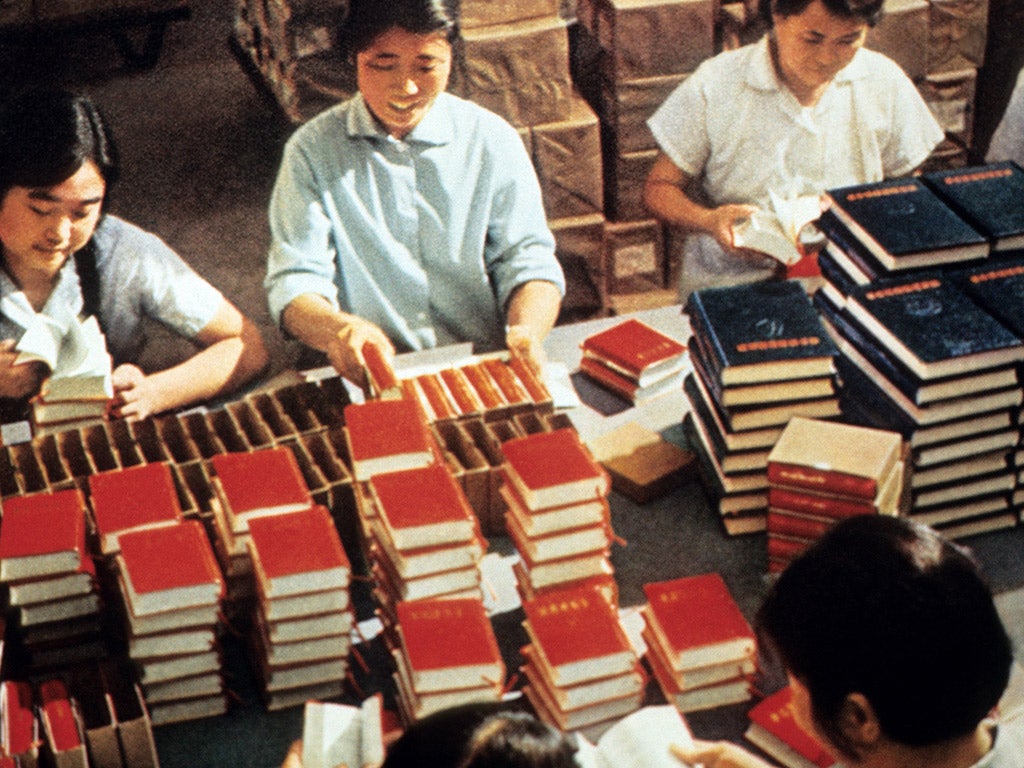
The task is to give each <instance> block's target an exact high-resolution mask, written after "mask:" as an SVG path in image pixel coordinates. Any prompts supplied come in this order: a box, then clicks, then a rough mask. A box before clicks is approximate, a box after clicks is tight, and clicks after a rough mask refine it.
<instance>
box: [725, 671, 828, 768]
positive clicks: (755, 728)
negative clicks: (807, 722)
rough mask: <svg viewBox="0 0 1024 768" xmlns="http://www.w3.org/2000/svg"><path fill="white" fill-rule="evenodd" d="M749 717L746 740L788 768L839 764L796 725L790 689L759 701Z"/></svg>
mask: <svg viewBox="0 0 1024 768" xmlns="http://www.w3.org/2000/svg"><path fill="white" fill-rule="evenodd" d="M747 717H748V718H749V719H750V726H749V727H748V728H747V731H746V733H745V734H744V736H745V737H746V739H747V740H748V741H750V742H751V743H753V744H756V745H757V746H758V747H760V748H761V749H763V750H764V751H765V752H767V753H768V754H769V755H771V756H772V757H774V758H776V759H777V760H778V761H779V762H781V763H782V764H783V765H785V766H787V768H812V767H813V766H817V768H830V767H831V766H833V765H835V764H836V761H835V760H834V759H833V758H832V756H831V755H829V753H828V752H827V751H826V750H825V748H824V747H823V746H822V744H821V742H820V741H818V739H817V738H816V737H815V736H814V735H813V734H811V733H808V732H807V731H805V730H804V729H803V728H802V727H800V725H799V724H798V723H797V722H796V719H795V718H794V716H793V703H792V691H791V690H790V688H789V686H786V687H785V688H782V689H780V690H778V691H776V692H775V693H773V694H771V695H769V696H766V697H765V698H764V699H762V700H761V701H759V702H758V703H757V704H755V705H754V706H753V707H752V708H751V710H750V712H748V713H747Z"/></svg>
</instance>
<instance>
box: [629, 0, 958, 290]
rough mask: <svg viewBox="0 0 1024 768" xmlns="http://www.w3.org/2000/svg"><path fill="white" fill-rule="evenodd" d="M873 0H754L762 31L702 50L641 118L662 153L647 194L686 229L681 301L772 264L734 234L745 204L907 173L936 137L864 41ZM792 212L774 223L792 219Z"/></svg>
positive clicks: (810, 198)
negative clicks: (710, 52) (732, 46)
mask: <svg viewBox="0 0 1024 768" xmlns="http://www.w3.org/2000/svg"><path fill="white" fill-rule="evenodd" d="M881 9H882V0H762V9H761V12H762V16H764V17H765V19H766V21H767V22H768V23H769V24H770V25H771V29H770V31H769V32H768V33H767V34H766V35H765V36H764V37H762V38H761V39H760V40H758V41H757V42H756V43H752V44H750V45H746V46H744V47H742V48H739V49H736V50H731V51H725V52H723V53H721V54H719V55H717V56H715V57H713V58H711V59H708V60H707V61H705V62H703V63H702V64H701V65H700V66H699V67H698V68H697V70H696V71H695V72H694V73H693V74H692V75H690V76H689V77H687V78H686V79H685V80H684V81H683V82H682V83H681V84H680V85H679V86H678V87H677V88H676V89H675V91H673V92H672V93H671V94H670V95H669V97H668V98H667V99H666V100H665V102H664V104H662V106H661V107H659V109H658V110H657V111H656V112H655V114H654V115H653V116H652V117H651V118H650V120H649V121H648V125H649V127H650V128H651V131H652V132H653V134H654V137H655V139H656V140H657V143H658V146H659V148H660V150H661V153H660V154H659V156H658V158H657V159H656V160H655V163H654V166H653V167H652V169H651V171H650V173H649V175H648V177H647V180H646V183H645V185H644V201H645V203H646V205H647V207H648V208H649V209H650V211H651V212H652V213H653V214H654V215H655V216H656V217H657V218H658V219H660V220H662V221H663V222H665V223H666V224H668V225H670V226H672V227H678V228H679V231H680V234H681V235H682V236H684V237H685V240H684V244H683V252H682V256H681V266H682V268H681V270H680V286H679V290H680V298H681V300H682V301H684V302H685V300H686V299H687V298H688V297H689V294H690V293H691V292H692V291H694V290H697V289H699V288H706V287H711V286H716V285H735V284H738V283H749V282H755V281H758V280H765V279H769V278H773V277H777V276H779V275H780V274H782V269H781V264H780V262H779V261H776V260H775V259H773V258H771V257H770V256H767V255H765V254H763V253H760V252H758V251H755V250H752V249H747V248H739V247H736V246H735V240H734V232H735V231H736V228H738V227H741V226H742V225H743V224H745V223H746V222H747V220H748V219H750V218H751V217H752V216H754V215H755V214H757V215H758V216H764V215H765V214H766V213H769V214H772V215H776V214H778V215H779V216H780V217H781V216H782V214H781V213H780V208H781V209H783V210H785V209H787V208H799V209H803V208H805V207H807V205H808V203H809V204H810V207H812V208H816V198H817V196H819V195H820V194H821V193H822V192H824V191H825V190H827V189H831V188H835V187H841V186H846V185H850V184H862V183H867V182H874V181H881V180H882V179H886V178H891V177H896V176H904V175H907V174H909V173H911V172H912V171H914V170H915V169H916V168H918V166H920V165H921V164H922V163H923V162H924V161H925V160H926V159H927V158H928V156H929V154H930V153H931V152H932V150H933V149H934V148H935V146H936V145H937V144H938V143H939V142H940V141H941V140H942V137H943V132H942V129H941V128H940V127H939V125H938V123H936V121H935V118H934V117H933V116H932V114H931V111H930V110H929V109H928V106H927V105H926V104H925V103H924V100H923V99H922V98H921V96H920V94H919V93H918V91H917V89H916V88H915V86H914V84H913V83H912V82H911V80H910V78H908V77H907V76H906V75H905V74H904V73H903V70H901V69H900V67H899V66H898V65H897V64H896V63H895V62H893V61H892V60H890V59H888V58H886V57H885V56H883V55H882V54H880V53H878V52H876V51H871V50H867V49H865V48H864V47H863V46H864V41H865V38H866V36H867V31H868V28H869V27H871V26H873V25H874V23H875V22H876V20H877V19H878V16H879V14H880V13H881ZM792 218H793V219H794V220H793V221H788V222H787V221H783V222H782V223H783V224H784V225H790V224H792V225H794V226H796V225H797V224H799V223H802V222H798V221H796V220H795V219H796V218H797V217H792ZM814 218H817V211H816V210H815V211H813V212H812V215H811V217H810V218H809V219H807V221H809V220H811V219H814ZM784 228H785V227H784Z"/></svg>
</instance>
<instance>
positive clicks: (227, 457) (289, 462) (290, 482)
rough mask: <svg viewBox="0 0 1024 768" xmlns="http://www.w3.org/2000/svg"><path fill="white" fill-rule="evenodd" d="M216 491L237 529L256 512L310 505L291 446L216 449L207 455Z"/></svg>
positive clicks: (241, 528)
mask: <svg viewBox="0 0 1024 768" xmlns="http://www.w3.org/2000/svg"><path fill="white" fill-rule="evenodd" d="M210 464H211V466H212V467H213V471H214V481H215V484H216V487H217V492H218V494H219V496H220V498H221V500H222V502H223V504H224V511H225V512H226V513H227V515H228V518H229V519H230V520H231V524H232V528H233V529H234V531H235V532H236V533H239V532H244V531H245V530H247V529H248V520H249V519H251V518H252V517H255V516H258V515H267V514H278V513H280V512H297V511H299V510H302V509H308V508H309V507H311V506H312V505H313V497H312V495H311V494H310V492H309V486H308V485H307V484H306V480H305V478H304V477H303V476H302V470H301V469H299V462H298V461H297V460H296V459H295V454H294V453H292V451H291V449H290V448H286V447H283V446H279V447H277V448H265V449H262V450H258V451H251V452H247V453H218V454H216V455H214V456H213V457H212V458H211V459H210Z"/></svg>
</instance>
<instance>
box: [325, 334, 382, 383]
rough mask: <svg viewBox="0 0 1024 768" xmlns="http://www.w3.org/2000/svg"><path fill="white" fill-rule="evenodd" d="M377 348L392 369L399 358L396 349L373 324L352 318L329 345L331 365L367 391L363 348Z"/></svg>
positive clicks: (328, 359)
mask: <svg viewBox="0 0 1024 768" xmlns="http://www.w3.org/2000/svg"><path fill="white" fill-rule="evenodd" d="M364 344H369V345H371V346H374V347H377V349H378V350H380V352H381V354H382V355H383V356H384V359H385V360H386V361H387V363H388V365H391V364H392V361H393V360H394V357H395V347H394V345H393V344H392V343H391V340H390V339H389V338H388V337H387V334H385V333H384V331H382V330H381V329H380V328H379V327H378V326H376V325H374V324H373V323H371V322H370V321H369V320H363V319H361V318H358V317H355V316H351V317H350V319H349V320H348V322H346V323H345V325H344V326H342V327H341V328H340V329H339V330H338V332H337V333H336V334H335V335H334V338H332V339H331V341H330V342H329V343H328V345H327V349H326V350H325V351H326V354H327V361H328V362H329V363H330V364H331V365H332V366H334V369H335V370H336V371H337V372H338V373H340V374H341V375H342V376H344V377H345V378H346V379H348V380H349V381H352V382H354V383H356V384H358V385H359V386H360V387H362V388H363V389H366V386H367V381H366V372H365V370H364V368H365V360H364V359H363V345H364Z"/></svg>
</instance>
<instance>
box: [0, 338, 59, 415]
mask: <svg viewBox="0 0 1024 768" xmlns="http://www.w3.org/2000/svg"><path fill="white" fill-rule="evenodd" d="M16 344H17V342H16V341H15V340H14V339H4V340H3V341H0V397H11V398H14V399H18V400H20V399H21V398H23V397H30V396H32V395H34V394H36V393H37V392H39V388H40V387H41V386H42V385H43V380H44V379H45V378H46V377H47V376H48V375H49V373H50V369H49V368H48V367H47V366H46V364H45V363H42V362H39V361H32V362H29V363H18V364H15V362H14V361H15V360H17V359H18V352H17V350H16V349H15V345H16Z"/></svg>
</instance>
